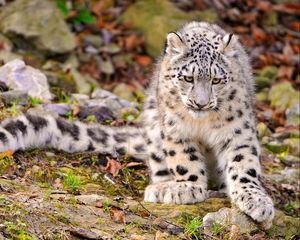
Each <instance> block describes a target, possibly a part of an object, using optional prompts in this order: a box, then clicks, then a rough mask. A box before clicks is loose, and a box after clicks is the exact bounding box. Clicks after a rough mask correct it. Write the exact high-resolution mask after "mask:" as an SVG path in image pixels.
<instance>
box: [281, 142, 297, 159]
mask: <svg viewBox="0 0 300 240" xmlns="http://www.w3.org/2000/svg"><path fill="white" fill-rule="evenodd" d="M283 143H284V144H285V145H287V146H288V151H289V153H290V154H292V155H295V156H299V155H300V138H287V139H285V140H284V141H283Z"/></svg>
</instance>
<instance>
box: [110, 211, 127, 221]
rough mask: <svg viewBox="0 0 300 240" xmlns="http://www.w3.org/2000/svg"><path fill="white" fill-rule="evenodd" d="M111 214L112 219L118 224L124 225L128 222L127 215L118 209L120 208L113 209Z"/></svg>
mask: <svg viewBox="0 0 300 240" xmlns="http://www.w3.org/2000/svg"><path fill="white" fill-rule="evenodd" d="M110 214H111V217H112V220H113V221H115V222H117V223H123V224H125V223H126V221H125V213H124V212H123V211H122V210H120V209H118V208H115V207H112V208H111V209H110Z"/></svg>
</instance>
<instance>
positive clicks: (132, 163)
mask: <svg viewBox="0 0 300 240" xmlns="http://www.w3.org/2000/svg"><path fill="white" fill-rule="evenodd" d="M143 164H144V163H141V162H130V163H127V164H126V167H129V168H130V167H136V166H142V165H143Z"/></svg>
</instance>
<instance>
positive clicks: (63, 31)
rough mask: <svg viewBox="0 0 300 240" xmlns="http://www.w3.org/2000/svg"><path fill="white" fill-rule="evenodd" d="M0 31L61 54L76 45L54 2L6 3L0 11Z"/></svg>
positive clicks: (26, 1)
mask: <svg viewBox="0 0 300 240" xmlns="http://www.w3.org/2000/svg"><path fill="white" fill-rule="evenodd" d="M0 30H1V31H2V33H4V34H5V35H7V36H11V37H14V36H17V37H18V39H20V37H22V38H24V39H26V40H27V41H22V43H23V44H24V43H27V44H30V45H33V46H34V47H35V48H37V49H38V50H41V51H44V52H47V53H50V54H63V53H66V52H69V51H71V50H72V49H74V48H75V46H76V45H75V39H74V36H73V34H72V33H71V32H70V30H69V29H68V26H67V24H66V22H65V20H64V17H63V15H62V13H61V12H60V10H59V9H58V8H57V7H56V5H55V1H50V0H16V1H13V2H12V3H10V4H7V5H6V6H5V7H4V8H3V9H2V11H1V13H0ZM14 40H15V41H17V38H16V39H14Z"/></svg>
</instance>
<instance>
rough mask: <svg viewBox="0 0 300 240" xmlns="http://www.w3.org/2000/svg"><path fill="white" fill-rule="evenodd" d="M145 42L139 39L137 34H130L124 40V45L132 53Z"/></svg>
mask: <svg viewBox="0 0 300 240" xmlns="http://www.w3.org/2000/svg"><path fill="white" fill-rule="evenodd" d="M142 42H143V39H141V38H140V37H138V36H137V35H135V34H130V35H129V36H128V37H125V38H124V45H125V48H126V50H128V51H131V50H133V49H134V48H136V47H137V46H139V45H141V43H142Z"/></svg>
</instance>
